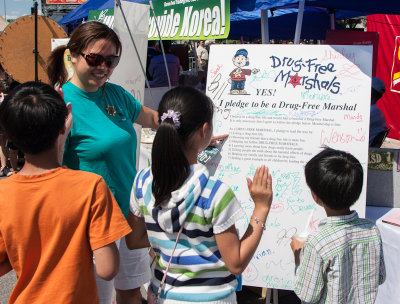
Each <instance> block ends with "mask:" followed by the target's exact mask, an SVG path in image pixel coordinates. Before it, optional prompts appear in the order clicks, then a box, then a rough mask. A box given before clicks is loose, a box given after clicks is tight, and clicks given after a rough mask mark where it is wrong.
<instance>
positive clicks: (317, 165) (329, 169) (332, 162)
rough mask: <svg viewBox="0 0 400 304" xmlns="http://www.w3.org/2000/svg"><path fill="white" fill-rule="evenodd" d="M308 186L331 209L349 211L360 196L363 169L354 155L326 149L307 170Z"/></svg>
mask: <svg viewBox="0 0 400 304" xmlns="http://www.w3.org/2000/svg"><path fill="white" fill-rule="evenodd" d="M305 177H306V182H307V185H308V187H310V189H311V190H312V191H313V192H314V193H315V194H316V195H317V196H318V197H319V198H320V199H321V201H322V202H323V203H324V204H325V205H326V206H328V207H329V208H331V209H334V210H341V209H345V208H349V207H350V206H351V205H353V204H354V203H355V202H356V200H357V199H358V197H359V196H360V193H361V190H362V186H363V168H362V166H361V164H360V162H359V161H358V160H357V159H356V158H355V157H354V156H353V155H351V154H350V153H346V152H344V151H339V150H334V149H331V148H325V149H324V150H323V151H321V152H320V153H318V154H317V155H315V156H314V157H313V158H312V159H311V160H310V161H309V162H308V163H307V164H306V167H305Z"/></svg>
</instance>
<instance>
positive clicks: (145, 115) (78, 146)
mask: <svg viewBox="0 0 400 304" xmlns="http://www.w3.org/2000/svg"><path fill="white" fill-rule="evenodd" d="M66 49H69V51H70V53H71V62H72V65H73V67H74V74H73V76H72V78H71V79H70V80H69V81H68V82H66V80H67V72H66V69H65V67H64V62H63V58H64V52H65V51H66ZM120 54H121V42H120V40H119V38H118V36H117V35H116V33H115V32H114V31H113V30H112V29H110V28H109V27H108V26H106V25H104V24H102V23H99V22H87V23H84V24H81V25H80V26H78V27H77V28H76V29H75V30H74V32H73V33H72V35H71V38H70V40H69V42H68V45H67V46H61V47H58V48H57V49H55V50H54V51H53V52H52V54H51V55H50V57H49V62H48V69H47V72H48V76H49V80H50V83H51V84H52V85H53V86H57V85H58V86H62V90H63V93H64V99H65V102H66V103H71V104H72V116H73V119H74V123H73V127H72V130H71V133H70V134H69V136H68V138H67V140H66V143H65V149H64V161H63V162H64V164H65V165H67V166H68V167H69V168H72V169H79V170H84V171H90V172H94V173H97V174H99V175H101V176H102V177H103V178H104V180H105V181H106V183H107V185H108V186H109V188H110V189H111V191H112V193H113V194H114V196H115V198H116V200H117V202H118V204H119V206H120V208H121V210H122V212H123V213H124V215H125V216H127V215H128V212H129V198H130V192H131V188H132V184H133V180H134V178H135V175H136V146H137V138H136V132H135V130H134V128H133V123H134V122H135V123H137V124H139V125H142V126H143V127H150V128H153V129H157V128H158V114H157V112H156V111H153V110H151V109H149V108H147V107H145V106H142V105H141V104H140V103H139V101H137V100H136V99H135V98H134V97H133V96H132V95H131V94H130V93H128V92H127V91H126V90H124V89H123V88H122V87H120V86H118V85H115V84H112V83H109V82H107V80H108V78H109V77H110V76H111V74H112V72H113V70H114V68H115V67H116V66H117V64H118V62H119V57H120ZM65 82H66V83H65ZM71 191H73V189H71ZM119 247H120V248H119V250H120V260H121V266H120V272H119V273H118V275H117V276H116V278H115V282H114V285H115V288H116V295H117V303H119V304H120V303H140V299H141V297H140V290H139V288H140V286H141V285H142V284H144V283H146V282H147V281H149V279H150V271H149V264H148V263H147V259H148V255H147V251H146V249H144V251H143V250H142V251H136V250H135V251H129V250H127V248H126V245H125V240H123V239H122V240H121V242H120V246H119ZM96 279H97V278H96ZM97 281H98V289H99V298H100V303H107V304H109V303H110V302H111V294H112V285H110V284H107V282H105V281H103V282H100V281H99V279H97ZM110 286H111V287H110Z"/></svg>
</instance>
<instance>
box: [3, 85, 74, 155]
mask: <svg viewBox="0 0 400 304" xmlns="http://www.w3.org/2000/svg"><path fill="white" fill-rule="evenodd" d="M67 115H68V110H67V107H66V105H65V103H64V101H63V99H62V98H61V96H60V95H59V94H58V93H57V92H56V91H55V90H54V89H53V88H52V87H51V86H49V85H48V84H45V83H41V82H33V81H32V82H26V83H23V84H21V85H19V86H17V87H16V88H15V89H13V90H12V92H10V94H9V95H7V96H6V98H5V99H4V101H3V102H2V104H1V105H0V125H1V127H2V128H3V130H4V131H5V133H6V135H7V137H8V138H9V139H10V141H12V142H13V144H14V145H15V146H17V147H18V148H19V149H20V150H21V151H22V152H24V153H27V154H38V153H40V152H42V151H45V150H48V149H49V148H51V147H53V145H54V144H55V142H56V140H57V138H58V135H59V134H60V131H61V130H62V129H63V128H64V125H65V119H66V117H67Z"/></svg>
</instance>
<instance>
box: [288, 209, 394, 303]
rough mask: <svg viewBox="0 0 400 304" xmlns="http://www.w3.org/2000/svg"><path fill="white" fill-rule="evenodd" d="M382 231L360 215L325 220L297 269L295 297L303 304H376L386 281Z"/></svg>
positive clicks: (302, 256) (308, 245) (309, 240)
mask: <svg viewBox="0 0 400 304" xmlns="http://www.w3.org/2000/svg"><path fill="white" fill-rule="evenodd" d="M385 276H386V273H385V264H384V261H383V251H382V241H381V237H380V234H379V230H378V228H377V227H376V226H375V224H373V223H372V222H371V221H369V220H367V219H361V218H359V217H358V214H357V212H355V211H353V212H352V213H351V214H350V215H344V216H332V217H328V218H326V219H324V220H322V221H321V222H320V224H319V230H318V232H317V233H316V234H315V235H310V236H309V237H308V238H307V241H306V243H305V244H304V246H303V249H302V251H301V254H300V265H299V266H298V267H297V269H296V283H295V289H294V291H295V293H296V294H297V296H298V297H299V298H300V299H301V300H302V302H303V303H335V304H338V303H340V304H344V303H354V304H356V303H360V304H368V303H374V302H375V297H376V294H377V290H378V285H379V284H382V283H383V282H384V281H385Z"/></svg>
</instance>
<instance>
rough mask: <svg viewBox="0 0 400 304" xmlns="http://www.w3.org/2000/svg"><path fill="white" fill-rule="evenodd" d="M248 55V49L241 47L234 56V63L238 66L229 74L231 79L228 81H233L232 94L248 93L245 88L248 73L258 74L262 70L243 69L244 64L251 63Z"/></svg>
mask: <svg viewBox="0 0 400 304" xmlns="http://www.w3.org/2000/svg"><path fill="white" fill-rule="evenodd" d="M247 55H248V52H247V50H246V49H239V50H237V51H236V54H235V56H234V57H233V58H232V61H233V65H234V66H236V67H237V68H236V69H234V70H233V71H232V72H231V73H230V74H229V77H230V79H229V80H228V82H229V83H231V94H241V95H243V94H247V92H246V91H245V90H244V84H245V82H246V75H251V73H253V74H256V73H258V72H259V71H260V70H259V69H252V70H250V69H243V67H244V66H248V65H249V58H248V57H247Z"/></svg>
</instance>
